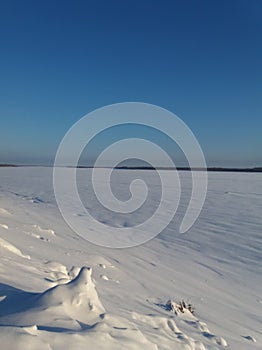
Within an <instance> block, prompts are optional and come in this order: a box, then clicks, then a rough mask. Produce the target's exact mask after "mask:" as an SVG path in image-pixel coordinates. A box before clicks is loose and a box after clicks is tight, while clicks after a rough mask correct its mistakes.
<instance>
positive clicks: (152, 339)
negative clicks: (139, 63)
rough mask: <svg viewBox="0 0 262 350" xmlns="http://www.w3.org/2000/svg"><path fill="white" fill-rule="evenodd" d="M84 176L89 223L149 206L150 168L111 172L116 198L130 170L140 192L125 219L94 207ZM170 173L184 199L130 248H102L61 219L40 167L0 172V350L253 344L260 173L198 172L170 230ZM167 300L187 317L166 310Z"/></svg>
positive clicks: (141, 214)
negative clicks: (190, 219) (156, 231)
mask: <svg viewBox="0 0 262 350" xmlns="http://www.w3.org/2000/svg"><path fill="white" fill-rule="evenodd" d="M90 173H91V170H90V169H81V170H79V176H78V180H79V192H80V193H81V196H82V199H83V201H84V203H85V205H86V207H89V209H90V210H91V212H92V215H94V216H95V217H97V218H98V219H99V220H103V222H105V223H107V224H110V225H112V226H114V225H115V226H117V227H120V226H132V224H134V223H135V224H137V223H139V222H141V221H142V220H144V219H145V218H147V217H148V216H150V215H151V214H152V212H153V211H154V210H155V208H156V206H157V203H158V201H157V198H159V197H158V194H159V182H158V178H157V176H156V173H155V172H154V171H128V170H118V171H115V172H114V176H113V177H112V189H113V192H114V191H115V193H116V195H117V196H118V198H119V199H121V200H126V199H128V196H129V195H130V192H129V183H130V179H131V178H132V177H134V176H135V177H144V178H146V183H147V184H148V186H149V188H151V189H152V191H151V192H149V200H148V201H147V203H145V204H144V205H143V206H142V208H141V210H139V211H138V212H137V213H136V215H134V216H128V215H127V216H123V215H122V216H120V217H119V216H118V215H117V214H112V213H110V212H109V211H106V210H105V209H103V208H102V207H101V206H100V205H99V204H98V203H96V202H95V200H94V198H93V194H92V190H91V183H90V181H91V180H90V179H91V176H90ZM179 175H180V178H181V181H182V185H183V191H182V193H184V196H183V197H182V198H181V203H180V206H179V209H178V212H177V215H176V216H175V218H174V220H173V221H172V222H171V223H170V225H169V226H168V227H167V228H166V229H165V230H164V231H163V232H162V233H161V234H160V235H159V236H158V237H157V238H155V239H153V240H151V241H150V242H147V243H146V244H144V245H142V246H139V247H135V248H130V249H108V248H102V247H99V246H95V245H93V244H91V243H89V242H87V241H85V240H84V239H83V238H81V237H79V236H78V235H76V234H75V233H74V232H73V231H72V230H71V229H70V228H69V227H68V226H67V224H66V223H65V222H64V220H63V218H62V217H61V214H60V212H59V210H58V208H57V205H56V202H55V198H54V193H53V190H52V169H51V168H41V167H32V168H29V167H21V168H1V169H0V180H1V181H0V254H1V259H0V344H1V346H0V348H1V349H4V350H9V349H11V350H13V349H19V350H20V349H22V350H23V349H37V350H41V349H55V350H57V349H59V350H60V349H61V350H62V349H63V350H64V349H76V350H77V349H121V350H122V349H161V350H164V349H165V350H166V349H178V350H179V349H185V350H190V349H195V350H204V349H207V350H208V349H227V348H228V349H235V350H242V349H243V350H249V349H261V348H262V322H261V321H262V277H261V276H262V271H261V261H262V260H261V257H262V256H261V248H262V233H261V228H262V216H261V209H262V175H261V174H245V173H209V187H208V194H207V200H206V203H205V206H204V208H203V211H202V213H201V215H200V217H199V219H198V220H197V222H196V223H195V225H194V226H193V227H192V228H191V229H190V231H189V232H187V233H186V234H179V233H178V232H179V231H178V228H179V225H180V223H181V220H182V218H183V214H184V213H185V210H186V206H187V204H188V196H189V194H190V191H191V177H190V173H188V172H179ZM90 198H92V201H91V202H90ZM65 200H70V199H68V198H66V196H65ZM72 212H74V208H72ZM74 214H75V215H76V217H77V216H78V215H84V214H83V213H78V212H74ZM86 229H87V230H88V227H87V228H86ZM97 234H99V232H97ZM168 300H172V302H173V303H174V305H176V303H179V302H180V301H181V300H185V302H186V303H187V304H192V306H193V307H194V308H195V312H194V314H191V313H190V312H189V311H188V310H184V312H183V313H182V312H181V313H179V312H172V311H170V310H169V309H168V308H167V307H166V305H167V302H168ZM175 309H176V307H175Z"/></svg>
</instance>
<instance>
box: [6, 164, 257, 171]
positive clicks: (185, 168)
mask: <svg viewBox="0 0 262 350" xmlns="http://www.w3.org/2000/svg"><path fill="white" fill-rule="evenodd" d="M39 166H43V167H52V165H17V164H0V167H39ZM64 167H65V168H74V167H73V166H64ZM77 168H79V169H93V168H94V167H93V166H91V165H90V166H88V165H78V166H77ZM100 168H102V169H103V168H109V169H110V167H100ZM114 169H119V170H175V169H176V170H178V171H205V170H207V171H217V172H234V173H261V172H262V167H255V168H223V167H208V168H206V169H205V168H189V167H177V168H168V167H156V168H154V167H150V166H137V167H136V166H119V167H118V166H117V167H115V168H114Z"/></svg>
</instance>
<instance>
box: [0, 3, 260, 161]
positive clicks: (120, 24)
mask: <svg viewBox="0 0 262 350" xmlns="http://www.w3.org/2000/svg"><path fill="white" fill-rule="evenodd" d="M261 38H262V1H261V0H245V1H243V0H179V1H177V0H170V1H167V0H163V1H160V0H158V1H156V0H103V1H102V0H93V1H88V0H86V1H80V0H78V1H67V0H63V1H62V0H59V1H58V0H52V1H51V0H45V1H35V0H32V1H28V0H24V1H12V0H10V1H2V2H1V10H0V49H1V55H0V117H1V129H0V130H1V135H0V163H3V162H8V163H34V164H36V163H38V164H47V163H49V164H50V163H52V161H53V157H54V154H55V152H56V148H57V147H58V145H59V142H60V140H61V138H62V137H63V135H64V133H65V132H66V131H67V129H68V128H69V127H70V126H71V125H72V124H73V123H74V122H76V121H77V120H78V119H79V118H81V117H82V116H83V115H85V114H86V113H88V112H90V111H92V110H94V109H95V108H98V107H102V106H104V105H107V104H112V103H116V102H125V101H140V102H147V103H152V104H156V105H159V106H161V107H164V108H167V109H169V110H170V111H172V112H174V113H176V114H177V115H178V116H179V117H180V118H181V119H183V120H184V121H185V122H186V123H187V125H188V126H189V127H190V128H191V129H192V131H193V132H194V134H195V135H196V137H197V138H198V140H199V142H200V144H201V146H202V148H203V151H204V153H205V155H206V159H207V162H208V165H212V166H213V165H218V166H262V152H261V150H262V137H261V136H262V135H261V134H262V114H261V112H262V40H261ZM134 133H136V132H135V130H134ZM138 134H139V130H138ZM160 139H161V137H160Z"/></svg>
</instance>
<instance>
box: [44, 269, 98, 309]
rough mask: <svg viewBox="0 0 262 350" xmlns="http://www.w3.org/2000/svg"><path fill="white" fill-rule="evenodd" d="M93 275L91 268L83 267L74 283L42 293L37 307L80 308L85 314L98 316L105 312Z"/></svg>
mask: <svg viewBox="0 0 262 350" xmlns="http://www.w3.org/2000/svg"><path fill="white" fill-rule="evenodd" d="M91 274H92V269H91V268H90V267H82V268H81V269H80V271H79V274H78V275H77V276H76V277H75V278H74V279H73V280H72V281H70V282H68V283H66V284H63V285H58V286H55V287H53V288H51V289H48V290H47V291H46V292H44V293H42V294H41V295H40V296H39V297H38V300H37V305H38V306H40V305H41V306H43V307H50V306H58V305H64V306H66V307H71V308H79V309H81V310H80V311H83V313H84V314H86V312H87V311H92V312H95V313H97V314H101V313H103V312H105V309H104V307H103V305H102V303H101V301H100V300H99V297H98V294H97V291H96V288H95V285H94V283H93V281H92V279H91Z"/></svg>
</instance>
